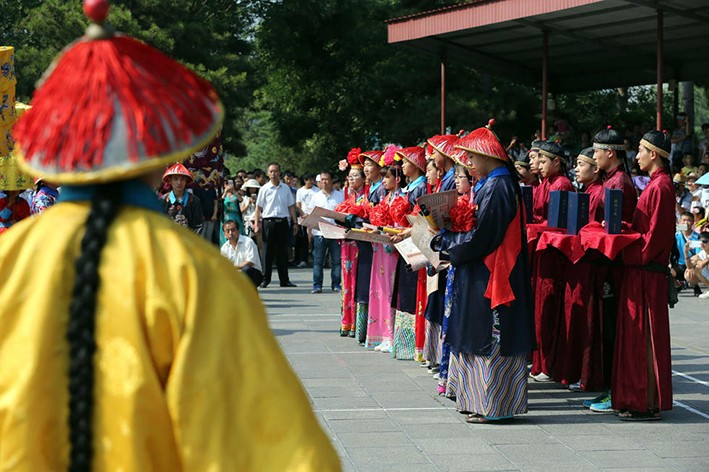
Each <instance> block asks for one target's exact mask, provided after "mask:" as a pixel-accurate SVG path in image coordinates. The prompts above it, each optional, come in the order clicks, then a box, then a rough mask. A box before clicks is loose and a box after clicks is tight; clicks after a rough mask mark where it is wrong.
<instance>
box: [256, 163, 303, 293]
mask: <svg viewBox="0 0 709 472" xmlns="http://www.w3.org/2000/svg"><path fill="white" fill-rule="evenodd" d="M268 177H269V179H270V180H269V181H268V182H266V184H265V185H263V186H262V187H261V189H260V190H259V192H258V197H256V211H255V212H254V218H253V221H252V225H253V227H254V232H255V233H258V232H260V231H261V230H262V228H261V226H262V222H261V219H262V218H263V242H264V246H265V247H264V252H265V255H264V260H265V264H266V267H264V274H263V282H262V283H261V288H266V287H268V284H270V283H271V272H272V266H273V258H274V255H275V258H276V266H277V267H278V280H279V281H280V283H281V287H295V286H296V285H295V284H294V283H292V282H291V281H290V279H289V277H288V234H289V227H290V226H289V219H290V221H293V222H294V223H295V222H297V218H296V216H295V197H294V196H293V193H292V192H291V189H290V187H289V186H287V185H286V184H285V183H283V182H281V178H280V177H281V166H280V165H279V164H278V163H276V162H272V163H271V164H269V165H268ZM292 227H293V230H292V231H293V234H295V233H297V232H298V225H297V224H294V225H293V226H292Z"/></svg>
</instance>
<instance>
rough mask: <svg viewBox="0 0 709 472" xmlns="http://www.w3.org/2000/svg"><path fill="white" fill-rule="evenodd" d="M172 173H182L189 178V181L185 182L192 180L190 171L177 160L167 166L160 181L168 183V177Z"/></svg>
mask: <svg viewBox="0 0 709 472" xmlns="http://www.w3.org/2000/svg"><path fill="white" fill-rule="evenodd" d="M173 175H184V176H185V177H187V180H189V182H187V183H190V182H192V181H193V180H194V177H193V176H192V172H190V171H189V170H188V169H187V167H185V166H183V165H182V164H180V163H179V162H176V163H175V164H173V165H171V166H170V167H168V169H167V170H166V171H165V173H164V174H163V175H162V181H163V182H165V183H166V184H167V183H170V177H171V176H173Z"/></svg>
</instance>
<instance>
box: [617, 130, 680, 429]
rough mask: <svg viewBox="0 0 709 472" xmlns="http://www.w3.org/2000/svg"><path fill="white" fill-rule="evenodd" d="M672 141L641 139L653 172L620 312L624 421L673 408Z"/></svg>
mask: <svg viewBox="0 0 709 472" xmlns="http://www.w3.org/2000/svg"><path fill="white" fill-rule="evenodd" d="M669 151H670V144H669V139H668V137H667V136H665V135H664V134H663V133H661V132H659V131H650V132H648V133H646V134H645V136H644V137H643V139H642V140H641V141H640V146H639V149H638V155H637V157H636V160H637V162H638V164H639V166H640V169H641V170H643V171H646V172H648V174H649V175H650V183H649V184H648V185H647V187H646V188H645V190H644V191H643V193H642V195H641V197H640V201H639V202H638V206H637V209H636V211H635V215H634V217H633V222H632V229H633V230H634V231H637V232H638V233H640V234H641V238H640V239H639V240H638V242H637V243H636V244H633V245H631V246H629V247H628V248H627V249H626V250H625V251H624V252H623V260H624V262H625V264H626V267H625V278H624V280H625V281H626V282H628V283H624V284H623V286H622V292H621V297H620V299H621V300H622V303H621V304H620V307H619V308H620V309H619V313H618V332H617V337H616V343H615V355H614V364H613V381H612V384H611V392H612V398H613V408H614V409H616V410H620V415H619V416H620V419H623V420H651V419H659V418H661V416H660V413H659V412H660V411H661V410H670V409H672V362H671V353H670V323H669V313H668V311H669V310H668V305H667V298H668V297H667V293H668V287H667V283H668V282H667V276H666V271H667V267H668V264H669V260H670V251H671V248H672V244H673V236H674V234H673V233H674V226H675V213H674V203H675V199H674V187H673V184H672V180H671V178H670V176H669V173H668V170H667V167H666V166H667V165H668V162H667V157H668V156H669Z"/></svg>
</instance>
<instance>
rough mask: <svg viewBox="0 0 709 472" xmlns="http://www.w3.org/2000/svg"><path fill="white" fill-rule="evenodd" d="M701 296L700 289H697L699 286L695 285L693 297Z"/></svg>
mask: <svg viewBox="0 0 709 472" xmlns="http://www.w3.org/2000/svg"><path fill="white" fill-rule="evenodd" d="M701 294H702V289H701V288H699V285H695V286H694V296H695V297H698V296H699V295H701Z"/></svg>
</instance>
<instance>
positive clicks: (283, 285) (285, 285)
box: [281, 282, 297, 287]
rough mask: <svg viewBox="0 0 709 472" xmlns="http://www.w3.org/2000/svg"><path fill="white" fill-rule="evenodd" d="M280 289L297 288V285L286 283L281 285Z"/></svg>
mask: <svg viewBox="0 0 709 472" xmlns="http://www.w3.org/2000/svg"><path fill="white" fill-rule="evenodd" d="M281 287H297V285H296V284H294V283H293V282H286V283H284V284H281Z"/></svg>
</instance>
